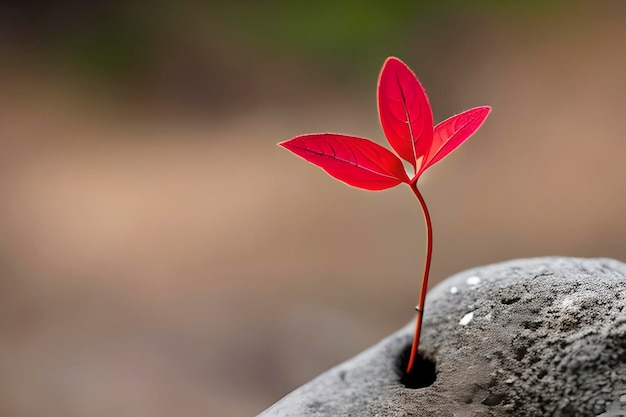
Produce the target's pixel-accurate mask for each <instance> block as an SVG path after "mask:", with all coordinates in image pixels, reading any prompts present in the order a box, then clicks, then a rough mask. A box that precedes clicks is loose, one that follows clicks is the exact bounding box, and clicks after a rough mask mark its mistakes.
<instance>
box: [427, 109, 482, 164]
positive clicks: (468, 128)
mask: <svg viewBox="0 0 626 417" xmlns="http://www.w3.org/2000/svg"><path fill="white" fill-rule="evenodd" d="M490 111H491V107H489V106H483V107H476V108H473V109H470V110H467V111H464V112H463V113H461V114H457V115H456V116H452V117H450V118H449V119H447V120H444V121H443V122H441V123H439V124H438V125H437V126H435V134H434V136H433V143H432V147H431V148H430V151H429V152H428V157H427V158H426V161H425V163H424V164H422V168H420V173H422V172H424V171H425V170H426V169H428V168H429V167H431V166H432V165H434V164H436V163H437V162H439V161H441V160H442V159H443V158H445V157H446V156H447V155H448V154H449V153H450V152H452V151H453V150H455V149H456V148H458V147H459V146H461V144H462V143H463V142H465V141H466V140H467V139H469V137H470V136H472V135H473V134H474V132H476V131H477V130H478V128H479V127H480V126H481V125H482V124H483V122H484V121H485V119H486V118H487V116H488V115H489V112H490Z"/></svg>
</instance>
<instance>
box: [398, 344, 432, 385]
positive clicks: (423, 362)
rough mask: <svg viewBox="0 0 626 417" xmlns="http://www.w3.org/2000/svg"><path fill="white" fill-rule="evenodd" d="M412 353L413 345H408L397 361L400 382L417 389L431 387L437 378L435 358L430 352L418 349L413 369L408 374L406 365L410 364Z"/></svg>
mask: <svg viewBox="0 0 626 417" xmlns="http://www.w3.org/2000/svg"><path fill="white" fill-rule="evenodd" d="M410 355H411V345H408V346H407V347H406V348H405V349H403V350H402V353H401V354H400V358H399V360H398V363H397V366H398V368H399V369H398V373H399V375H400V382H401V383H402V385H404V386H405V387H407V388H413V389H417V388H426V387H430V386H431V385H432V384H433V383H434V382H435V380H436V379H437V372H436V369H435V360H434V358H433V357H432V355H430V354H429V353H428V352H424V351H422V350H418V351H417V355H416V357H415V363H414V364H413V369H412V370H411V373H410V374H407V373H406V367H407V365H408V364H409V356H410Z"/></svg>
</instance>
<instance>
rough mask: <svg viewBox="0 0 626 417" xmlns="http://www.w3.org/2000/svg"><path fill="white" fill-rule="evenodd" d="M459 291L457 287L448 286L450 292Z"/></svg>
mask: <svg viewBox="0 0 626 417" xmlns="http://www.w3.org/2000/svg"><path fill="white" fill-rule="evenodd" d="M458 292H459V289H458V288H457V287H451V288H450V294H456V293H458Z"/></svg>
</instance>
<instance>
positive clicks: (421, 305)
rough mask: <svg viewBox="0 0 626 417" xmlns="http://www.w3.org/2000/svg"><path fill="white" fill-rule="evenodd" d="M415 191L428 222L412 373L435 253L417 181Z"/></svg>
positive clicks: (417, 308)
mask: <svg viewBox="0 0 626 417" xmlns="http://www.w3.org/2000/svg"><path fill="white" fill-rule="evenodd" d="M409 186H410V187H411V190H413V193H414V194H415V196H416V197H417V199H418V200H419V202H420V205H421V206H422V210H423V212H424V220H425V222H426V236H427V237H426V242H427V246H426V262H425V263H424V275H423V276H422V286H421V289H420V295H419V301H418V303H417V307H416V308H415V309H416V310H417V317H416V319H415V335H414V336H413V345H412V346H411V356H410V357H409V365H408V366H407V368H406V372H407V374H408V373H411V370H412V369H413V363H414V362H415V355H416V354H417V348H418V346H419V343H420V334H421V332H422V317H423V315H424V302H425V301H426V290H427V289H428V274H429V273H430V260H431V257H432V254H433V225H432V223H431V221H430V213H428V207H426V202H425V201H424V197H422V194H421V193H420V192H419V190H418V189H417V181H416V182H413V183H411V184H410V185H409Z"/></svg>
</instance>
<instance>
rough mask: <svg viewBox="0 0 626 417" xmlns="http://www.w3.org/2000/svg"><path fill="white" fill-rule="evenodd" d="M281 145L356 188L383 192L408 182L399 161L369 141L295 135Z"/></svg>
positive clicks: (338, 136) (322, 134) (347, 137)
mask: <svg viewBox="0 0 626 417" xmlns="http://www.w3.org/2000/svg"><path fill="white" fill-rule="evenodd" d="M278 145H280V146H282V147H284V148H285V149H288V150H290V151H291V152H293V153H295V154H296V155H298V156H300V157H301V158H303V159H305V160H307V161H309V162H311V163H312V164H315V165H317V166H319V167H320V168H322V169H323V170H324V171H326V172H327V173H328V174H330V175H331V176H333V177H335V178H337V179H338V180H340V181H343V182H345V183H346V184H348V185H352V186H354V187H358V188H364V189H366V190H384V189H386V188H391V187H394V186H396V185H398V184H400V183H402V182H407V183H408V182H409V179H408V177H407V175H406V172H405V171H404V166H403V165H402V162H401V161H400V159H399V158H398V157H397V156H395V155H394V154H393V153H392V152H391V151H389V150H387V149H385V148H383V147H382V146H380V145H379V144H377V143H374V142H372V141H371V140H369V139H363V138H357V137H354V136H346V135H339V134H335V133H318V134H313V135H302V136H296V137H295V138H293V139H290V140H287V141H285V142H281V143H279V144H278Z"/></svg>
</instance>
